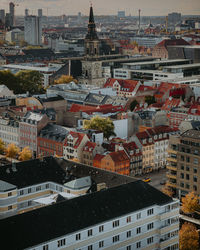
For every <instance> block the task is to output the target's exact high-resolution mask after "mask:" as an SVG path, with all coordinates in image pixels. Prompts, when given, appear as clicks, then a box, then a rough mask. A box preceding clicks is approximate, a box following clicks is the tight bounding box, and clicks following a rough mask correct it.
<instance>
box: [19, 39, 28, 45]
mask: <svg viewBox="0 0 200 250" xmlns="http://www.w3.org/2000/svg"><path fill="white" fill-rule="evenodd" d="M27 45H28V43H27V42H26V41H25V40H20V41H19V46H20V47H26V46H27Z"/></svg>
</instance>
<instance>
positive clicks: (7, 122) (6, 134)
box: [0, 118, 19, 146]
mask: <svg viewBox="0 0 200 250" xmlns="http://www.w3.org/2000/svg"><path fill="white" fill-rule="evenodd" d="M0 138H1V139H2V140H3V141H4V143H5V144H6V145H8V144H11V143H14V144H15V145H16V146H19V122H18V121H14V120H11V119H9V118H8V119H6V118H0Z"/></svg>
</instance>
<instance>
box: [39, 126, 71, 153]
mask: <svg viewBox="0 0 200 250" xmlns="http://www.w3.org/2000/svg"><path fill="white" fill-rule="evenodd" d="M68 133H69V131H68V130H67V129H66V128H65V127H62V126H59V125H56V124H51V123H49V124H47V125H46V126H45V127H44V128H42V129H41V130H40V132H39V134H38V137H37V148H38V149H37V155H42V156H50V155H56V156H63V145H64V141H65V138H66V136H67V134H68Z"/></svg>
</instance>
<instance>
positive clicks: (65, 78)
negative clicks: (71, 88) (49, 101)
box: [54, 75, 77, 84]
mask: <svg viewBox="0 0 200 250" xmlns="http://www.w3.org/2000/svg"><path fill="white" fill-rule="evenodd" d="M72 81H73V82H75V83H76V82H77V81H76V80H75V79H74V78H73V77H72V76H69V75H62V76H61V77H60V78H58V79H57V80H55V81H54V84H62V83H69V82H72Z"/></svg>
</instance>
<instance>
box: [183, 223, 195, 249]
mask: <svg viewBox="0 0 200 250" xmlns="http://www.w3.org/2000/svg"><path fill="white" fill-rule="evenodd" d="M179 249H180V250H198V249H199V233H198V231H197V229H196V227H195V226H194V225H193V224H191V223H187V222H185V223H184V224H183V225H182V227H181V229H180V231H179Z"/></svg>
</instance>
